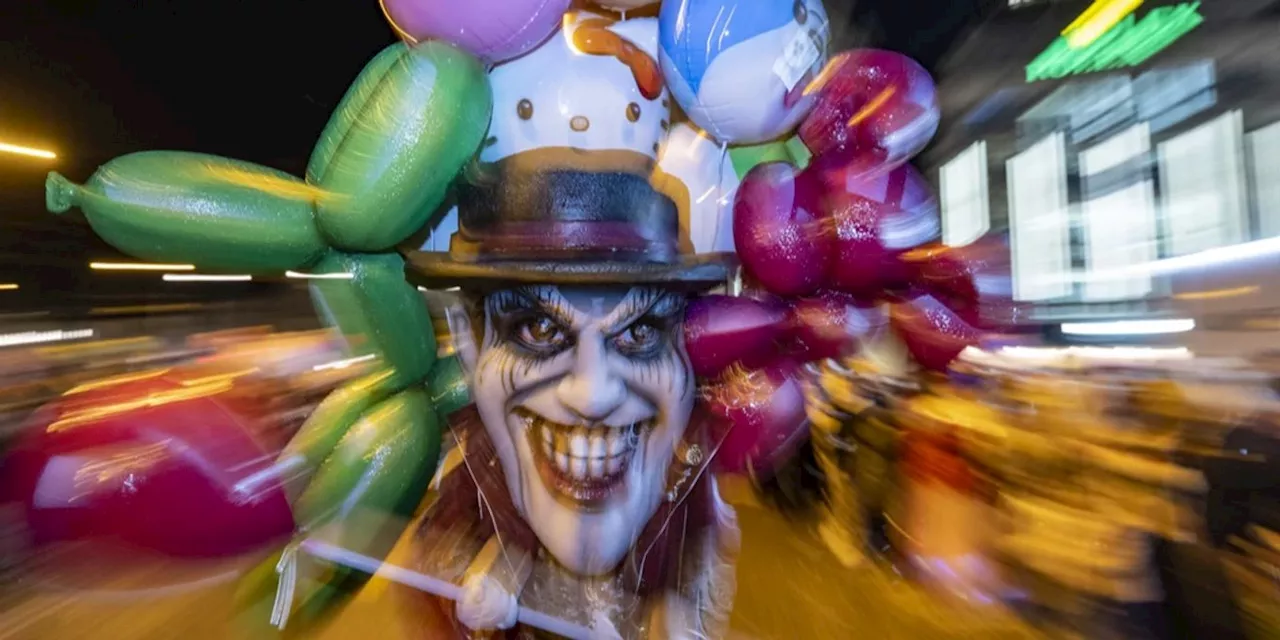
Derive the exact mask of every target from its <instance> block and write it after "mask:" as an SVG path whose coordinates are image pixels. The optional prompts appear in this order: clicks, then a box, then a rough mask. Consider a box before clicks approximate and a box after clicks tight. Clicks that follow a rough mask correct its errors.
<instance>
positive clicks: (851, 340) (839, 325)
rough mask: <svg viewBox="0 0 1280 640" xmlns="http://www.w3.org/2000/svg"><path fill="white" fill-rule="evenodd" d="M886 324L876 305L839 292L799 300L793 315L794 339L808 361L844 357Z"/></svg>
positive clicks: (880, 310)
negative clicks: (863, 339) (859, 342)
mask: <svg viewBox="0 0 1280 640" xmlns="http://www.w3.org/2000/svg"><path fill="white" fill-rule="evenodd" d="M886 322H888V318H887V317H885V314H884V311H883V310H882V309H881V308H880V305H879V304H877V303H876V302H874V301H866V300H860V299H858V298H856V297H854V296H851V295H849V294H847V293H840V292H837V291H824V292H822V293H821V294H819V295H817V296H814V297H811V298H803V299H800V300H797V301H796V303H795V306H794V307H793V308H792V311H791V325H792V328H791V331H792V335H793V337H794V338H795V341H796V344H797V347H798V351H799V353H800V354H802V355H803V357H804V359H805V360H821V359H825V358H839V357H841V356H844V355H846V354H848V353H850V352H851V351H853V350H854V349H855V348H856V347H857V345H858V341H859V340H860V339H862V338H864V337H866V336H868V335H870V334H872V333H874V332H875V330H876V329H877V328H878V327H881V326H883V325H884V324H885V323H886Z"/></svg>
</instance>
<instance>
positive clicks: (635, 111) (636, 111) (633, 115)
mask: <svg viewBox="0 0 1280 640" xmlns="http://www.w3.org/2000/svg"><path fill="white" fill-rule="evenodd" d="M627 119H628V120H630V121H632V122H636V121H638V120H640V105H638V104H636V103H634V102H632V103H631V104H629V105H627Z"/></svg>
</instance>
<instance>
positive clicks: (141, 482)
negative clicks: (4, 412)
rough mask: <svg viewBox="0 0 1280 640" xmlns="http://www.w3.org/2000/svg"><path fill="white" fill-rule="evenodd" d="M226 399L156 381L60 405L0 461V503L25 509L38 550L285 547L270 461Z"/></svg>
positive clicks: (225, 551)
mask: <svg viewBox="0 0 1280 640" xmlns="http://www.w3.org/2000/svg"><path fill="white" fill-rule="evenodd" d="M183 382H186V383H187V384H183ZM226 391H227V386H226V385H219V384H216V383H214V384H211V383H201V382H199V381H193V380H183V379H181V378H177V377H156V378H150V379H144V380H137V381H133V382H124V383H121V384H117V385H113V386H109V387H104V388H102V389H96V390H89V391H85V392H82V393H77V394H73V395H69V396H65V397H64V398H63V399H62V400H60V401H58V402H57V403H55V404H52V405H49V406H46V407H45V408H43V409H42V410H41V411H39V412H38V413H37V414H36V415H35V422H34V423H32V424H31V428H29V429H27V430H26V431H25V432H24V433H23V434H22V436H20V438H19V441H18V443H17V444H16V446H15V447H14V448H13V449H12V450H11V451H10V452H9V454H8V455H7V456H6V458H5V460H4V461H3V470H2V471H0V486H3V487H4V491H5V494H6V501H8V502H17V503H18V504H20V505H21V506H22V507H23V510H24V512H25V516H26V524H27V526H28V528H29V531H30V532H31V534H32V540H33V542H35V543H36V544H46V543H53V542H73V541H74V542H87V541H94V540H101V541H105V542H113V543H120V542H123V543H125V544H127V545H130V546H134V547H138V548H141V549H144V550H149V551H154V552H159V553H162V554H167V555H171V556H178V557H226V556H230V555H234V554H239V553H242V552H246V551H251V550H254V549H258V548H262V547H264V546H266V545H270V544H274V543H277V542H279V541H281V540H284V539H286V538H288V537H289V536H290V535H291V533H292V531H293V524H294V523H293V516H292V514H291V512H290V508H289V504H288V502H287V500H286V498H285V494H284V491H283V488H282V486H281V484H280V483H279V481H278V480H277V479H276V478H274V476H272V474H271V472H270V466H271V463H272V461H273V458H274V456H273V455H272V452H270V451H269V450H268V448H266V447H264V446H263V445H262V443H261V442H259V440H258V439H257V438H256V437H255V435H254V434H253V433H252V432H251V430H250V428H249V427H248V423H249V421H248V419H247V416H244V415H242V414H240V413H238V412H236V411H235V410H234V409H233V408H231V406H230V405H229V404H228V403H226V402H223V401H222V398H221V397H220V396H223V395H225V392H226Z"/></svg>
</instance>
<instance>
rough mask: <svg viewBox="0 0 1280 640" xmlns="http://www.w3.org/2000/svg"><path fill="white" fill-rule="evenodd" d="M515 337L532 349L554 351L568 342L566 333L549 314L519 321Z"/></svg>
mask: <svg viewBox="0 0 1280 640" xmlns="http://www.w3.org/2000/svg"><path fill="white" fill-rule="evenodd" d="M516 339H517V340H519V341H520V343H521V344H523V345H524V346H525V347H527V348H529V349H532V350H534V351H555V350H557V349H559V348H560V347H562V346H564V345H565V343H567V342H568V334H567V333H565V331H564V329H563V328H562V327H561V326H560V324H559V323H558V322H556V321H555V320H552V319H551V318H550V317H549V316H545V315H539V316H536V317H533V318H530V319H528V320H526V321H524V322H522V323H520V325H519V326H518V327H517V328H516Z"/></svg>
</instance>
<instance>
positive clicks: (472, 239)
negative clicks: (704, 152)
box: [406, 148, 733, 289]
mask: <svg viewBox="0 0 1280 640" xmlns="http://www.w3.org/2000/svg"><path fill="white" fill-rule="evenodd" d="M653 172H654V164H653V161H652V159H650V158H648V157H647V156H644V155H641V154H637V153H634V152H630V151H617V152H614V151H582V150H578V149H569V148H539V149H534V150H530V151H524V152H521V153H518V154H516V155H513V156H510V157H508V158H504V159H502V160H500V161H498V162H496V163H493V164H487V165H478V166H477V167H476V169H475V170H474V171H472V172H470V175H468V176H467V178H466V179H464V180H460V181H459V185H458V191H457V200H458V231H457V233H455V234H454V235H453V237H452V239H451V241H450V247H449V252H448V253H443V252H421V251H411V252H408V253H407V254H406V255H407V257H408V259H409V279H410V280H411V281H412V282H413V283H414V284H418V285H423V286H427V287H442V286H455V285H468V286H476V285H480V286H483V285H486V284H487V285H501V284H503V283H525V284H535V283H550V284H663V285H668V286H673V287H687V288H695V289H697V288H702V289H705V288H710V287H714V286H716V285H719V284H723V283H724V282H725V281H726V279H727V278H728V276H729V273H730V267H731V266H732V264H733V256H732V254H703V255H693V254H692V253H691V252H689V251H686V250H684V249H683V247H687V246H688V243H687V242H681V225H680V215H679V211H678V209H677V207H676V204H675V202H674V201H673V200H672V199H671V198H670V197H668V196H667V195H664V194H663V193H661V192H659V191H658V190H657V189H655V188H654V186H653V184H652V182H651V176H652V175H653Z"/></svg>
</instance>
